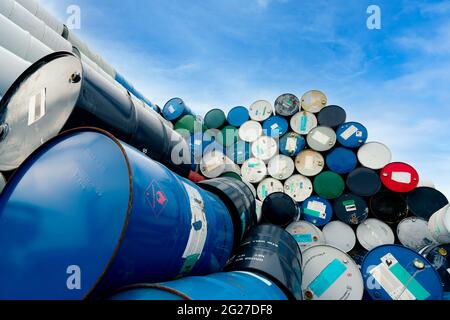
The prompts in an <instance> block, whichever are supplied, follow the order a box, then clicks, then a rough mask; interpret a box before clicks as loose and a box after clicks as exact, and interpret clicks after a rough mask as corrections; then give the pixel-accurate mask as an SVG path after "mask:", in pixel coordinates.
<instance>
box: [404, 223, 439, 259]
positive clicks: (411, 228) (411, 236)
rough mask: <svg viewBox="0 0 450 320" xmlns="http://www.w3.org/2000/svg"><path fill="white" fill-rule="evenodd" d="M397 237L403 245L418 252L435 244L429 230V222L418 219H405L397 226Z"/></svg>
mask: <svg viewBox="0 0 450 320" xmlns="http://www.w3.org/2000/svg"><path fill="white" fill-rule="evenodd" d="M397 237H398V240H399V241H400V243H401V244H402V245H404V246H405V247H408V248H410V249H413V250H415V251H417V252H419V251H420V250H421V249H423V248H424V247H426V246H429V245H430V244H433V243H435V241H434V240H433V237H432V236H431V232H430V231H429V230H428V222H427V221H426V220H425V219H422V218H418V217H409V218H406V219H403V220H402V221H401V222H400V223H399V224H398V226H397Z"/></svg>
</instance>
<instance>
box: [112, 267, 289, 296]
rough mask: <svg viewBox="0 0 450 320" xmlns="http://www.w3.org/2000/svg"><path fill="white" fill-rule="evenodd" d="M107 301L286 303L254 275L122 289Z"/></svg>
mask: <svg viewBox="0 0 450 320" xmlns="http://www.w3.org/2000/svg"><path fill="white" fill-rule="evenodd" d="M111 300H126V301H128V300H151V301H155V300H166V301H167V300H271V301H277V300H287V297H286V295H285V294H284V293H283V291H282V290H281V289H280V288H278V287H277V285H276V284H275V283H273V282H272V281H270V280H269V279H268V278H266V277H264V276H262V275H258V274H256V273H251V272H245V271H235V272H223V273H216V274H212V275H209V276H203V277H188V278H183V279H179V280H175V281H171V282H166V283H160V284H156V285H153V284H139V285H135V286H131V287H129V288H123V289H122V290H120V292H119V293H117V294H116V295H114V296H113V297H112V298H111Z"/></svg>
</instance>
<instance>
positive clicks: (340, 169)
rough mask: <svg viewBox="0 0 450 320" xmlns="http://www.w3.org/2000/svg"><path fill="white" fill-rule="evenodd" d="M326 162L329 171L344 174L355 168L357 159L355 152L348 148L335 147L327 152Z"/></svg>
mask: <svg viewBox="0 0 450 320" xmlns="http://www.w3.org/2000/svg"><path fill="white" fill-rule="evenodd" d="M326 163H327V166H328V168H329V169H330V170H331V171H334V172H336V173H339V174H346V173H350V172H352V171H353V170H354V169H355V168H356V166H357V164H358V159H357V157H356V154H355V153H354V152H353V151H352V150H350V149H346V148H335V149H333V150H332V151H330V152H329V153H328V155H327V158H326Z"/></svg>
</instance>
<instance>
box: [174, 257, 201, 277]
mask: <svg viewBox="0 0 450 320" xmlns="http://www.w3.org/2000/svg"><path fill="white" fill-rule="evenodd" d="M199 258H200V254H193V255H191V256H189V257H187V258H186V259H185V260H184V263H183V266H182V267H181V270H180V273H179V275H178V277H183V276H185V275H187V274H189V273H190V272H191V270H192V269H193V268H194V266H195V264H196V263H197V261H198V259H199Z"/></svg>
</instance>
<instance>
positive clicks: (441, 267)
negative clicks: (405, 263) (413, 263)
mask: <svg viewBox="0 0 450 320" xmlns="http://www.w3.org/2000/svg"><path fill="white" fill-rule="evenodd" d="M420 253H421V254H422V255H423V256H424V257H425V258H427V260H428V261H430V263H431V265H432V266H433V267H434V268H435V269H436V270H437V272H438V273H439V276H440V277H441V280H442V285H443V286H444V291H445V292H447V293H450V272H449V270H450V244H436V245H431V246H429V247H427V248H425V249H424V250H422V251H421V252H420Z"/></svg>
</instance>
